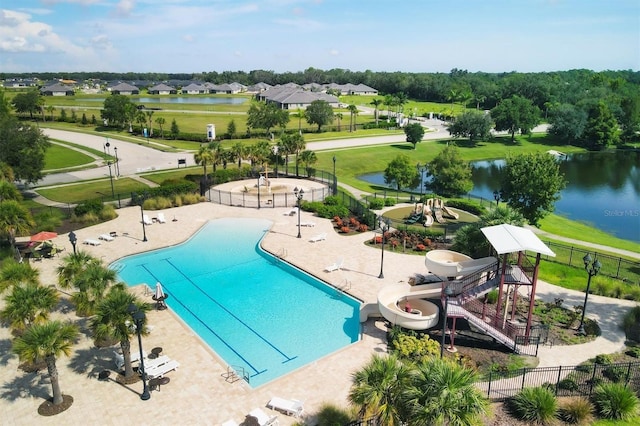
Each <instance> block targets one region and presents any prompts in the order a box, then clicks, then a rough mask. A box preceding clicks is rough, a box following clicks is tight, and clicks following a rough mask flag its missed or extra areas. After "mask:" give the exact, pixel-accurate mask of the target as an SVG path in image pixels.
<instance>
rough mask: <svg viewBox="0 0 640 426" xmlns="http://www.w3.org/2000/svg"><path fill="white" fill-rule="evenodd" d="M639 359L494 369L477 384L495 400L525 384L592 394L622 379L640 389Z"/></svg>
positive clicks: (560, 393) (566, 393)
mask: <svg viewBox="0 0 640 426" xmlns="http://www.w3.org/2000/svg"><path fill="white" fill-rule="evenodd" d="M639 367H640V362H625V363H617V364H583V365H577V366H558V367H537V368H522V369H519V370H515V371H511V372H508V371H504V372H500V371H491V372H489V373H488V377H487V380H485V381H482V382H478V383H477V386H478V387H479V388H480V389H482V391H483V392H484V393H485V395H486V396H487V397H488V398H489V399H492V400H503V399H506V398H510V397H512V396H514V395H516V394H517V393H518V392H520V391H521V390H522V389H524V388H530V387H539V386H548V387H549V388H550V389H552V390H553V391H554V392H555V394H556V395H557V396H586V397H588V396H591V394H592V393H593V391H594V389H595V387H596V386H598V385H599V384H601V383H620V384H624V385H626V386H628V387H630V388H631V389H632V390H634V391H635V392H639V391H640V368H639Z"/></svg>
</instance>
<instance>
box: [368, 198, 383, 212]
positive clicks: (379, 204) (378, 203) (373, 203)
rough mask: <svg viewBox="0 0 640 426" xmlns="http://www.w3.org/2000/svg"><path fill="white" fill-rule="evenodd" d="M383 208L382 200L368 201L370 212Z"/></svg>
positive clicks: (373, 199)
mask: <svg viewBox="0 0 640 426" xmlns="http://www.w3.org/2000/svg"><path fill="white" fill-rule="evenodd" d="M382 207H384V200H383V199H382V198H372V199H371V200H369V208H370V209H371V210H380V209H381V208H382Z"/></svg>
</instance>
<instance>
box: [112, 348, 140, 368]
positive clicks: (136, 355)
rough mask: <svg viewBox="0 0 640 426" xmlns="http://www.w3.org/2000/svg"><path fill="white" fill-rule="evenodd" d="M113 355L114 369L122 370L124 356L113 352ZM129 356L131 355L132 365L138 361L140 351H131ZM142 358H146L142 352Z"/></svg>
mask: <svg viewBox="0 0 640 426" xmlns="http://www.w3.org/2000/svg"><path fill="white" fill-rule="evenodd" d="M113 355H114V359H113V362H114V363H115V364H116V368H117V369H119V370H120V369H122V368H124V355H122V354H121V353H118V352H116V351H113ZM130 355H131V362H132V363H134V362H138V361H140V351H133V352H131V353H130ZM142 356H144V357H146V356H147V354H146V353H144V352H143V353H142ZM145 359H146V358H145Z"/></svg>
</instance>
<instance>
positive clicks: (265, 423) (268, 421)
mask: <svg viewBox="0 0 640 426" xmlns="http://www.w3.org/2000/svg"><path fill="white" fill-rule="evenodd" d="M249 417H253V418H254V419H256V420H257V421H258V425H260V426H272V425H279V424H280V422H279V421H278V416H268V415H267V413H265V412H264V411H262V409H261V408H254V409H253V410H251V411H250V412H249Z"/></svg>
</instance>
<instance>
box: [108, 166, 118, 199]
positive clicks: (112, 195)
mask: <svg viewBox="0 0 640 426" xmlns="http://www.w3.org/2000/svg"><path fill="white" fill-rule="evenodd" d="M107 166H109V181H110V182H111V198H116V192H115V191H114V190H113V174H111V161H107Z"/></svg>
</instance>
